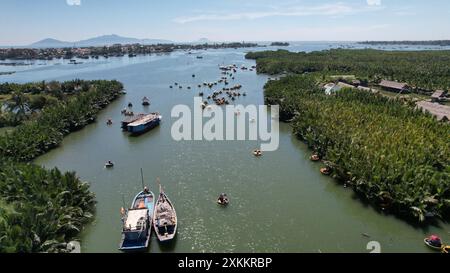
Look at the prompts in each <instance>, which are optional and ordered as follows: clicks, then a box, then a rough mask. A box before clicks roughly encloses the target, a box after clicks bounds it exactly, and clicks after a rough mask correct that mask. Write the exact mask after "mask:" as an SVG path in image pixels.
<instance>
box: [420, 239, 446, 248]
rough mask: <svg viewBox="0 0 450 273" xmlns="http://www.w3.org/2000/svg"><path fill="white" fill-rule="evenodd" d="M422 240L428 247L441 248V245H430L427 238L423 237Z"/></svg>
mask: <svg viewBox="0 0 450 273" xmlns="http://www.w3.org/2000/svg"><path fill="white" fill-rule="evenodd" d="M423 242H424V243H425V244H426V245H427V246H428V247H429V248H431V249H434V250H438V251H439V250H441V248H442V246H434V245H432V244H431V243H430V242H429V240H428V238H425V239H423Z"/></svg>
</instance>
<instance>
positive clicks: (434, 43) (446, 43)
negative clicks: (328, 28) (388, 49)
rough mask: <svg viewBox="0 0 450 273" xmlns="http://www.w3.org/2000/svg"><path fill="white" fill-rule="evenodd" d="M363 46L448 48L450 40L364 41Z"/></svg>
mask: <svg viewBox="0 0 450 273" xmlns="http://www.w3.org/2000/svg"><path fill="white" fill-rule="evenodd" d="M359 43H360V44H363V45H421V46H450V40H431V41H365V42H359Z"/></svg>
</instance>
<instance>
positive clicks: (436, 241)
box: [426, 235, 442, 247]
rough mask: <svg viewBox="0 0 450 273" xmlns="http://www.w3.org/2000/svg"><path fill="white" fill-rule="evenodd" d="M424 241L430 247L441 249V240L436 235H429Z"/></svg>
mask: <svg viewBox="0 0 450 273" xmlns="http://www.w3.org/2000/svg"><path fill="white" fill-rule="evenodd" d="M426 240H427V242H428V243H429V244H430V245H432V246H434V247H441V246H442V241H441V238H439V236H437V235H431V236H430V237H428V238H427V239H426Z"/></svg>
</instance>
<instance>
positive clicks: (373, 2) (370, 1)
mask: <svg viewBox="0 0 450 273" xmlns="http://www.w3.org/2000/svg"><path fill="white" fill-rule="evenodd" d="M367 5H369V6H381V0H367Z"/></svg>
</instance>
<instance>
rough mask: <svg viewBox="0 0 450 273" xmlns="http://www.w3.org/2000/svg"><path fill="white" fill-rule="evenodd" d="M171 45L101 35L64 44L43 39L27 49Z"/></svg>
mask: <svg viewBox="0 0 450 273" xmlns="http://www.w3.org/2000/svg"><path fill="white" fill-rule="evenodd" d="M137 43H139V44H171V43H173V42H172V41H168V40H160V39H137V38H129V37H122V36H119V35H115V34H112V35H103V36H98V37H94V38H90V39H86V40H81V41H75V42H66V41H59V40H56V39H51V38H48V39H44V40H41V41H38V42H36V43H33V44H31V45H29V47H33V48H45V47H48V48H55V47H73V46H77V47H89V46H106V45H113V44H137Z"/></svg>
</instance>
